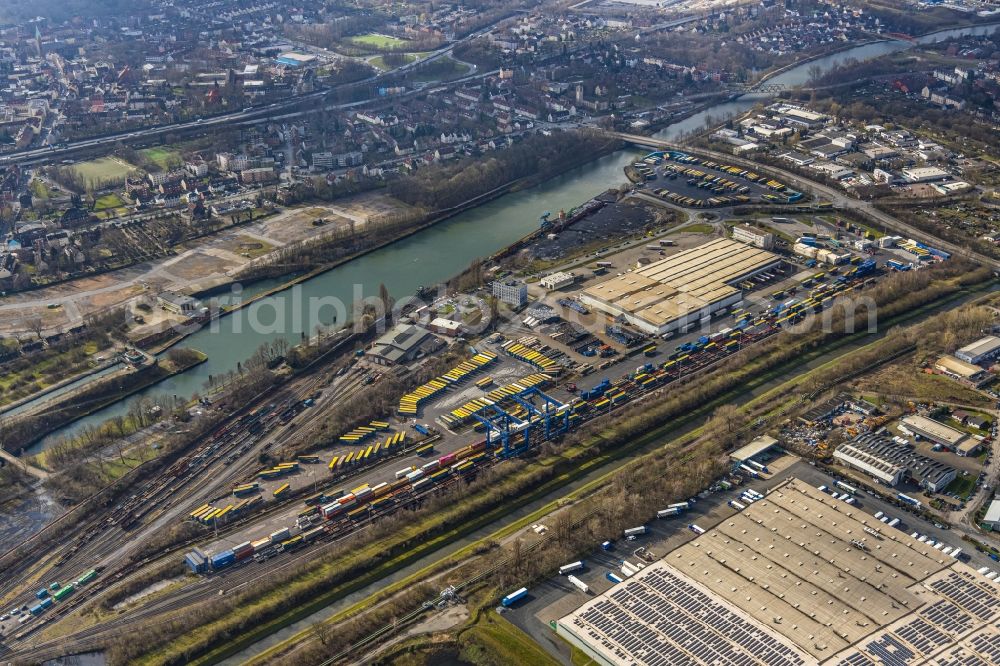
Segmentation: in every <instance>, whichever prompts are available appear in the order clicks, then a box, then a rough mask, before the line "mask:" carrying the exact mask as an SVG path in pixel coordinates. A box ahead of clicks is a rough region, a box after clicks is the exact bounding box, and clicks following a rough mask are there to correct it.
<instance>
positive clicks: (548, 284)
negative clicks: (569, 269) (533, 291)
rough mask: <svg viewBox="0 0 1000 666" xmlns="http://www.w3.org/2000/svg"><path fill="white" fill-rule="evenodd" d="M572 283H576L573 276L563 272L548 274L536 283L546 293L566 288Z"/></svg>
mask: <svg viewBox="0 0 1000 666" xmlns="http://www.w3.org/2000/svg"><path fill="white" fill-rule="evenodd" d="M574 282H576V276H575V275H573V274H572V273H563V272H559V273H550V274H549V275H546V276H545V277H543V278H542V279H541V280H539V281H538V283H539V284H540V285H542V289H547V290H548V291H552V290H554V289H562V288H563V287H568V286H570V285H571V284H573V283H574Z"/></svg>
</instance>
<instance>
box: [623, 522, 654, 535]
mask: <svg viewBox="0 0 1000 666" xmlns="http://www.w3.org/2000/svg"><path fill="white" fill-rule="evenodd" d="M648 531H649V528H647V527H646V526H645V525H640V526H639V527H630V528H628V529H627V530H625V536H626V538H627V537H637V536H642V535H643V534H645V533H646V532H648Z"/></svg>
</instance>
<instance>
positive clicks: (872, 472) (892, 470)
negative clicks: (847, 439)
mask: <svg viewBox="0 0 1000 666" xmlns="http://www.w3.org/2000/svg"><path fill="white" fill-rule="evenodd" d="M833 457H834V459H835V460H838V461H840V463H841V464H843V465H846V466H847V467H851V468H853V469H856V470H858V471H859V472H864V473H865V474H867V475H868V476H870V477H872V478H873V479H877V480H878V481H880V482H881V483H882V484H884V485H886V486H889V487H892V486H895V485H896V484H898V483H899V482H900V481H901V480H902V479H903V474H904V473H905V472H906V470H904V469H903V468H902V467H900V466H899V465H897V464H894V463H892V462H890V461H888V460H885V459H884V458H881V457H879V456H877V455H875V454H874V453H871V452H869V451H866V450H864V449H861V448H858V447H857V446H854V445H852V444H850V443H847V444H841V445H840V446H838V447H837V450H836V451H834V452H833Z"/></svg>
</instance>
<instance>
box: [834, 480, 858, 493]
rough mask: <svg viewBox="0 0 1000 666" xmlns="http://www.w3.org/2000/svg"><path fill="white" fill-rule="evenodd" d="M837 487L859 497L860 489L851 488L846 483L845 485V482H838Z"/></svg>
mask: <svg viewBox="0 0 1000 666" xmlns="http://www.w3.org/2000/svg"><path fill="white" fill-rule="evenodd" d="M835 485H836V486H837V487H838V488H840V489H841V490H843V491H845V492H848V493H850V494H851V495H857V494H858V489H857V488H855V487H854V486H849V485H847V484H846V483H844V482H843V481H837V482H836V484H835Z"/></svg>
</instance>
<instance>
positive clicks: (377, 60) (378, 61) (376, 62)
mask: <svg viewBox="0 0 1000 666" xmlns="http://www.w3.org/2000/svg"><path fill="white" fill-rule="evenodd" d="M399 56H400V57H401V58H402V59H403V64H405V65H408V64H410V63H411V62H413V61H414V60H416V59H417V56H416V54H414V53H400V54H399ZM368 64H369V65H371V66H372V67H377V68H379V69H381V70H382V71H385V70H387V69H392V65H390V64H389V63H387V62H386V61H385V56H375V57H374V58H372V59H371V60H369V61H368Z"/></svg>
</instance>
